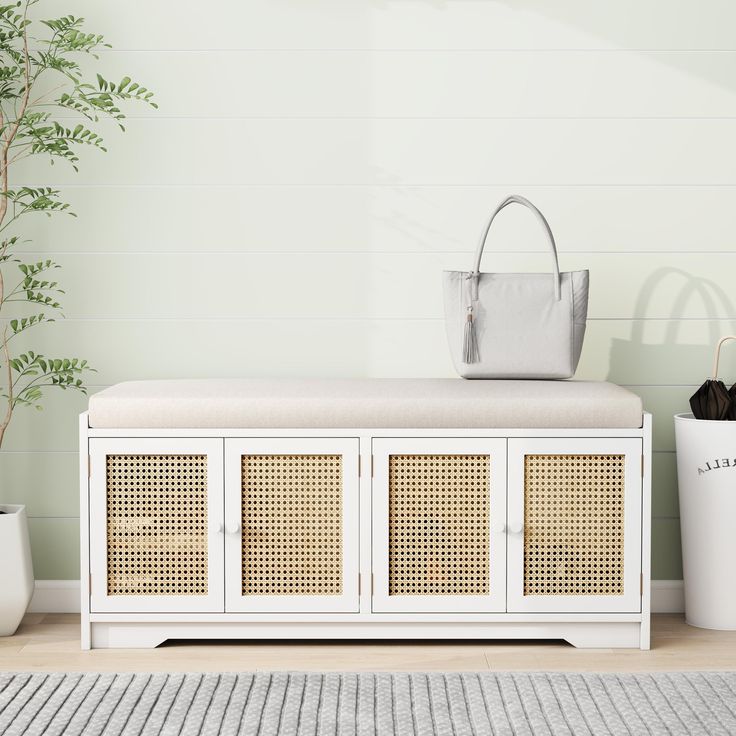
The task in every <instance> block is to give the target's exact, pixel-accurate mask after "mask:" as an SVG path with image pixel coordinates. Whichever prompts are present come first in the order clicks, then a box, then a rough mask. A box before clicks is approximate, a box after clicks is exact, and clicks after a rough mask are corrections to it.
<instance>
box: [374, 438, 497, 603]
mask: <svg viewBox="0 0 736 736" xmlns="http://www.w3.org/2000/svg"><path fill="white" fill-rule="evenodd" d="M372 448H373V449H372V453H373V493H372V499H373V513H372V521H373V523H372V541H373V544H372V566H373V604H372V610H373V612H374V613H388V612H407V613H419V612H422V613H438V612H452V613H470V612H480V611H483V612H486V613H493V612H499V611H505V610H506V538H505V534H504V530H505V521H506V440H505V439H477V438H472V437H468V438H462V439H461V438H454V437H451V438H428V437H423V438H411V439H409V438H376V439H373V443H372ZM413 454H416V455H488V456H489V458H490V478H489V486H488V494H489V499H490V504H489V507H490V514H489V518H488V527H489V542H490V550H489V562H490V564H489V591H490V592H489V594H488V595H426V596H424V595H389V477H388V476H389V458H390V456H391V455H413Z"/></svg>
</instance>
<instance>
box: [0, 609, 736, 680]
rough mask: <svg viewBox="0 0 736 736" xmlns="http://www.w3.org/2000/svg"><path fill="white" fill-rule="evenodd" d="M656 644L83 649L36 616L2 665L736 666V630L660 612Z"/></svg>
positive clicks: (74, 619) (72, 626) (63, 625)
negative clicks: (709, 626)
mask: <svg viewBox="0 0 736 736" xmlns="http://www.w3.org/2000/svg"><path fill="white" fill-rule="evenodd" d="M652 635H653V646H652V650H651V651H649V652H641V651H639V650H635V649H575V648H574V647H571V646H569V645H567V644H562V643H558V642H498V643H497V642H488V641H473V642H459V643H458V642H435V643H431V644H428V643H426V642H355V641H351V642H341V643H335V642H310V643H304V642H298V641H294V642H259V643H257V644H251V643H247V642H233V641H226V642H210V643H207V642H202V643H200V642H195V643H191V642H185V643H173V644H170V643H169V644H166V645H164V646H161V647H159V648H157V649H151V650H143V649H117V650H102V649H99V650H94V651H91V652H82V651H80V649H79V616H77V615H76V614H54V613H47V614H43V613H32V614H28V615H27V616H26V618H25V619H24V621H23V623H22V624H21V626H20V628H19V629H18V631H17V633H16V634H15V636H11V637H6V638H0V670H14V671H35V670H37V671H43V670H46V671H65V672H68V671H81V670H87V671H97V672H130V671H137V672H150V671H158V672H177V671H179V672H182V671H188V672H205V671H236V670H239V671H243V670H251V671H252V670H287V669H288V670H399V671H410V670H446V671H449V670H466V671H467V670H486V669H491V670H579V671H583V670H587V671H599V672H604V671H611V672H614V671H616V672H633V671H637V670H638V671H641V670H734V669H736V631H731V632H724V631H708V630H706V629H696V628H693V627H691V626H688V625H687V624H686V623H685V621H684V619H683V618H682V616H678V615H669V614H668V615H657V616H654V617H653V621H652Z"/></svg>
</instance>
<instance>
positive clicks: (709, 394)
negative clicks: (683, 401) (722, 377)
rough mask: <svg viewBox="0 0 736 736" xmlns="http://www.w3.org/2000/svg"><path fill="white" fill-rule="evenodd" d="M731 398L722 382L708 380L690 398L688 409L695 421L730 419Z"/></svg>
mask: <svg viewBox="0 0 736 736" xmlns="http://www.w3.org/2000/svg"><path fill="white" fill-rule="evenodd" d="M733 408H734V401H733V396H732V395H731V394H730V393H729V391H728V389H727V388H726V386H725V385H724V383H723V381H718V380H716V379H708V380H707V381H706V382H705V383H704V384H703V385H702V386H701V387H700V388H699V389H698V390H697V391H696V392H695V393H694V394H693V395H692V396H691V397H690V409H692V412H693V416H694V417H695V418H696V419H731V412H732V410H733Z"/></svg>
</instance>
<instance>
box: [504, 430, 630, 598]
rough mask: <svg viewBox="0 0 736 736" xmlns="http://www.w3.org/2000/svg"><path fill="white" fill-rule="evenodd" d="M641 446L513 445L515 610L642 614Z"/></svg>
mask: <svg viewBox="0 0 736 736" xmlns="http://www.w3.org/2000/svg"><path fill="white" fill-rule="evenodd" d="M641 456H642V443H641V440H639V439H616V438H611V439H609V438H605V439H578V438H574V439H514V440H509V455H508V457H509V460H508V462H509V465H508V473H509V492H508V503H509V512H508V523H509V538H508V553H509V575H508V610H509V611H512V612H517V611H519V612H521V611H537V612H557V611H559V612H566V613H582V612H607V613H613V612H637V611H640V610H641V592H640V586H641V582H640V574H641V502H642V499H641Z"/></svg>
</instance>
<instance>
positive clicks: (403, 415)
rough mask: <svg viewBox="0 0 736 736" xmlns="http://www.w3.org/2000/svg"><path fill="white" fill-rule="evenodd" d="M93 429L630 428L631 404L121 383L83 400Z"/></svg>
mask: <svg viewBox="0 0 736 736" xmlns="http://www.w3.org/2000/svg"><path fill="white" fill-rule="evenodd" d="M89 424H90V426H91V427H96V428H109V429H119V428H139V429H174V428H200V427H202V428H221V429H226V428H243V429H245V428H256V427H263V428H279V427H284V428H290V427H293V428H299V427H301V428H310V427H311V428H329V427H334V428H345V427H350V428H356V429H369V428H385V429H388V428H392V427H406V428H412V427H414V428H443V427H446V428H452V427H457V428H475V427H477V428H484V427H485V428H493V427H508V428H525V427H539V428H566V427H567V428H569V427H573V428H575V427H579V428H584V427H600V428H610V427H614V428H615V427H618V428H633V427H640V426H641V424H642V404H641V399H640V398H639V397H638V396H636V394H633V393H631V392H630V391H627V390H626V389H623V388H621V387H620V386H616V385H614V384H612V383H603V382H596V381H464V380H462V379H459V378H437V379H299V380H294V379H232V380H176V381H129V382H126V383H119V384H117V385H116V386H112V387H110V388H108V389H105V390H104V391H101V392H100V393H98V394H95V395H94V396H92V397H91V398H90V401H89Z"/></svg>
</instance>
